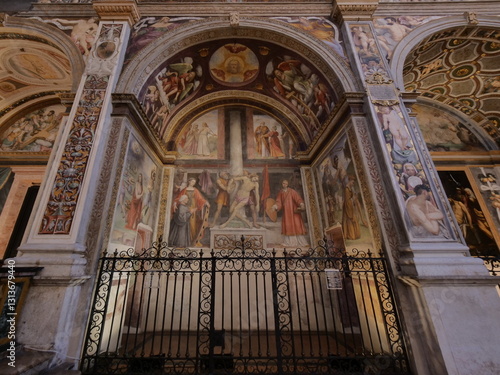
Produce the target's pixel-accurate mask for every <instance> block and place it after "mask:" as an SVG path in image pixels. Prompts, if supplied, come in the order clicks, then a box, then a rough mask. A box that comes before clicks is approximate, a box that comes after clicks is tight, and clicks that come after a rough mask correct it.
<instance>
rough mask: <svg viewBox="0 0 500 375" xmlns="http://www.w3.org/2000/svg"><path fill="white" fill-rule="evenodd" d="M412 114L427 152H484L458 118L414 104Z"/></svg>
mask: <svg viewBox="0 0 500 375" xmlns="http://www.w3.org/2000/svg"><path fill="white" fill-rule="evenodd" d="M413 110H414V112H415V113H416V114H417V122H418V126H419V128H420V131H421V132H422V135H423V136H424V140H425V143H426V144H427V147H428V149H429V151H485V147H484V146H483V145H482V143H481V142H480V141H479V139H478V138H477V137H476V135H474V134H473V133H472V132H471V130H470V129H469V128H468V127H466V126H465V124H464V123H462V122H461V120H460V119H459V118H457V117H456V116H453V115H451V114H450V113H447V112H445V111H443V110H441V109H438V108H433V107H430V106H426V105H422V104H415V105H414V106H413Z"/></svg>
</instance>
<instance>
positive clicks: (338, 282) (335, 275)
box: [325, 268, 342, 289]
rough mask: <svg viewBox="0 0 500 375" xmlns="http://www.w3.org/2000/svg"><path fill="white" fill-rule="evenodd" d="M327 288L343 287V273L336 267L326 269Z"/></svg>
mask: <svg viewBox="0 0 500 375" xmlns="http://www.w3.org/2000/svg"><path fill="white" fill-rule="evenodd" d="M325 276H326V288H327V289H342V275H341V274H340V270H338V269H336V268H327V269H325Z"/></svg>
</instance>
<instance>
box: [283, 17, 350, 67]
mask: <svg viewBox="0 0 500 375" xmlns="http://www.w3.org/2000/svg"><path fill="white" fill-rule="evenodd" d="M274 19H276V20H280V21H282V22H286V23H288V24H290V25H292V26H294V27H296V28H298V29H300V30H303V31H305V32H307V33H309V34H311V35H313V36H315V37H316V38H318V39H320V40H322V41H323V42H325V43H326V44H327V45H328V46H329V47H330V48H331V49H332V50H333V51H334V52H335V53H336V54H337V55H339V56H340V57H342V59H344V60H345V61H346V62H348V59H347V57H346V54H345V51H344V48H343V47H342V44H341V42H340V40H339V35H340V34H339V31H338V29H337V26H336V25H335V24H333V23H332V22H331V21H329V20H327V19H326V18H323V17H274Z"/></svg>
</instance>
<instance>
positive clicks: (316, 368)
mask: <svg viewBox="0 0 500 375" xmlns="http://www.w3.org/2000/svg"><path fill="white" fill-rule="evenodd" d="M327 245H328V244H327V243H326V242H321V243H320V244H319V246H318V247H317V248H315V249H309V250H307V251H306V250H300V249H298V250H295V251H288V252H287V251H282V252H277V251H268V250H263V249H260V247H261V246H259V244H257V243H254V242H252V238H249V239H244V238H243V237H242V239H241V242H238V243H237V244H236V246H235V247H234V248H229V249H227V250H219V251H217V252H214V251H212V252H204V251H200V252H195V251H192V250H189V249H185V250H179V249H170V248H168V247H167V246H166V244H165V243H162V241H161V240H160V241H159V242H158V243H155V244H154V245H153V247H152V248H150V249H148V250H146V251H145V252H144V253H143V254H140V255H138V254H135V253H134V251H133V250H132V249H130V250H129V251H127V252H122V253H118V252H115V253H114V254H113V255H109V256H108V255H107V254H105V255H104V256H103V257H102V259H101V263H100V270H99V275H98V279H97V285H96V290H95V295H94V299H93V302H92V310H91V315H90V320H89V325H88V330H87V334H86V339H85V343H84V352H83V356H82V367H81V369H82V372H83V373H84V374H114V373H122V374H166V373H173V374H204V373H207V374H225V373H261V374H409V366H408V360H407V356H406V351H405V347H404V340H403V337H402V332H401V329H400V325H399V319H398V316H397V311H396V309H395V304H394V302H395V301H394V298H393V294H392V291H391V287H390V283H389V278H388V275H387V270H386V263H385V260H384V258H382V257H380V256H373V255H372V254H370V253H369V252H368V253H364V252H359V251H355V252H352V253H349V254H347V253H345V252H340V251H337V250H336V249H334V248H331V247H329V246H327ZM334 288H337V289H334Z"/></svg>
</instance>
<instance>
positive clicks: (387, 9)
mask: <svg viewBox="0 0 500 375" xmlns="http://www.w3.org/2000/svg"><path fill="white" fill-rule="evenodd" d="M464 12H474V13H477V14H481V15H498V14H500V2H498V1H496V0H483V1H460V6H457V2H455V1H425V2H424V1H422V2H408V1H404V2H380V3H379V5H378V7H377V10H376V11H375V12H374V14H373V16H374V17H386V16H394V15H396V14H397V15H415V16H436V15H438V16H456V15H462V14H464Z"/></svg>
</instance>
